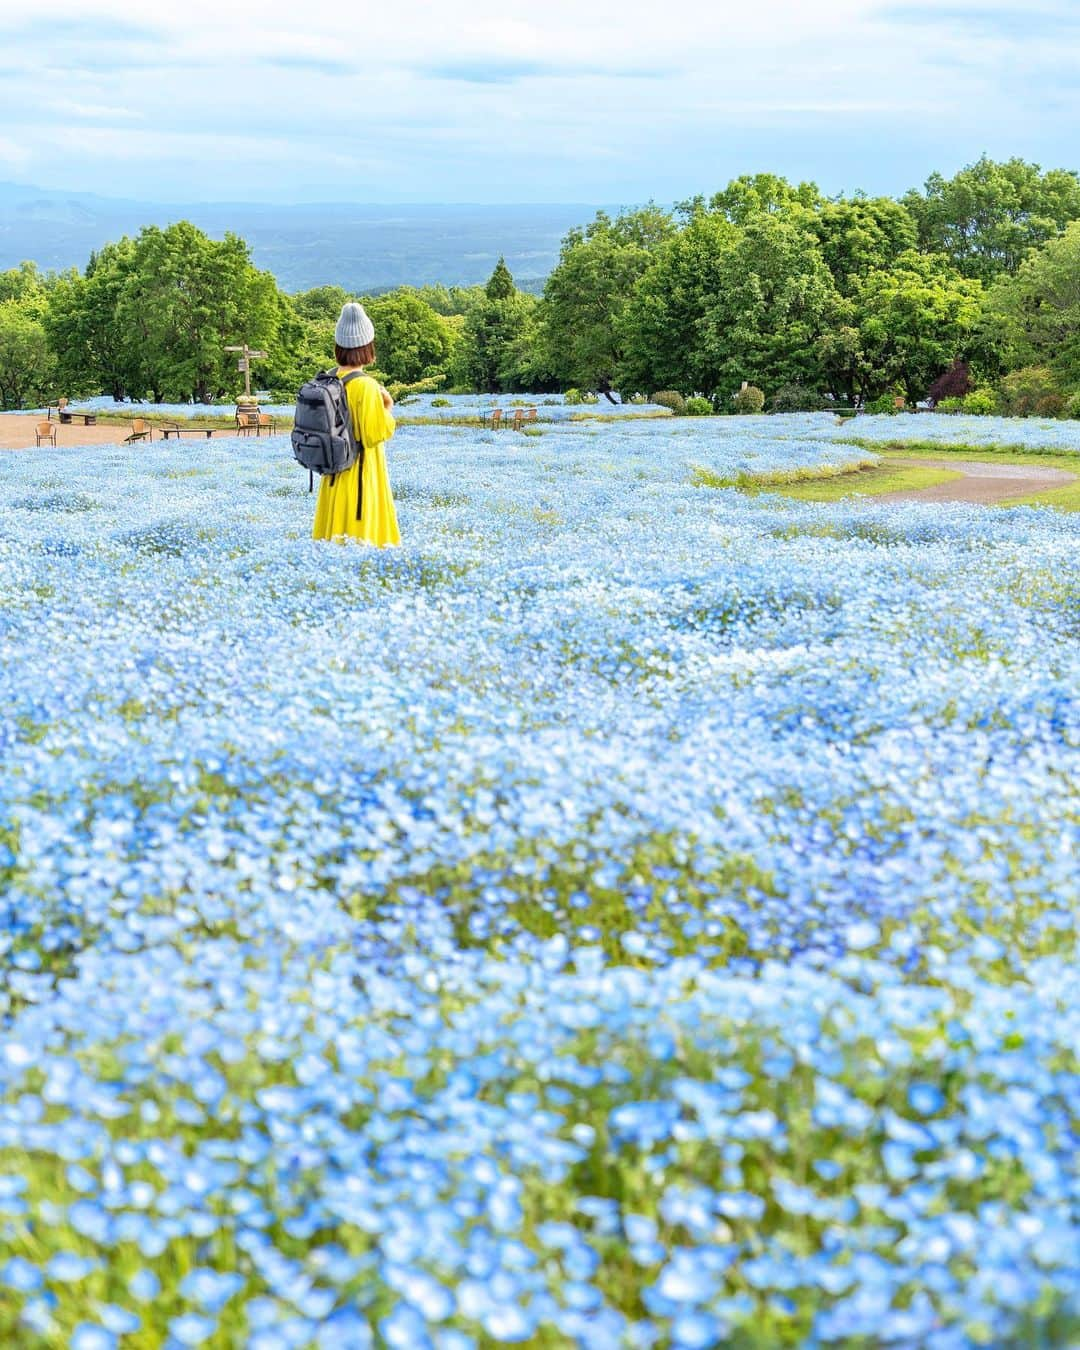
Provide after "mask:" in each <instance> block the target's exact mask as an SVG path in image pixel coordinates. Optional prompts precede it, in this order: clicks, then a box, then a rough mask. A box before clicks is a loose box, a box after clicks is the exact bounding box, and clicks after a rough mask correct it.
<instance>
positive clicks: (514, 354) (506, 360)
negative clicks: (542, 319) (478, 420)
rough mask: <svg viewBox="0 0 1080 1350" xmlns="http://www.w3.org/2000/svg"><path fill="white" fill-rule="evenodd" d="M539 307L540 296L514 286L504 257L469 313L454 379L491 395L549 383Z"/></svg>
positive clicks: (453, 362) (451, 370) (453, 369)
mask: <svg viewBox="0 0 1080 1350" xmlns="http://www.w3.org/2000/svg"><path fill="white" fill-rule="evenodd" d="M508 286H509V290H508V289H507V287H508ZM539 306H540V301H539V300H538V299H537V297H536V296H533V295H526V294H525V293H524V292H522V291H518V290H516V289H515V288H514V281H513V277H511V275H510V272H509V269H508V268H507V266H506V263H505V262H504V261H503V260H502V259H501V258H500V259H499V262H498V265H497V266H496V268H495V271H494V272H493V273H492V274H491V279H490V280H489V281H488V284H487V286H486V287H485V288H484V294H483V298H482V299H480V300H478V301H477V303H476V304H474V305H473V307H472V308H471V309H470V310H469V312H468V314H467V315H466V316H465V322H464V327H463V330H462V340H461V343H460V344H459V346H458V348H457V355H456V359H454V360H453V361H452V363H451V368H450V373H451V376H452V378H453V381H454V383H455V384H463V385H466V386H468V387H470V388H473V389H479V390H481V391H482V392H484V393H489V394H495V393H499V392H504V391H512V390H521V389H530V387H531V388H533V389H538V388H544V387H548V386H549V385H550V376H549V375H548V374H547V373H546V372H545V371H544V369H543V364H542V361H541V360H540V357H539V341H538V334H537V328H538V321H539V315H538V310H539Z"/></svg>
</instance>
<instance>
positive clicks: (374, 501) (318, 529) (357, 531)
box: [311, 445, 401, 548]
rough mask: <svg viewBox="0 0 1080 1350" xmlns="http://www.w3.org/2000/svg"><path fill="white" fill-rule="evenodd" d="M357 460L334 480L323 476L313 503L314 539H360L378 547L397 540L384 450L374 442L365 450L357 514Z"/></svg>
mask: <svg viewBox="0 0 1080 1350" xmlns="http://www.w3.org/2000/svg"><path fill="white" fill-rule="evenodd" d="M360 472H361V470H360V461H359V460H357V462H356V463H355V464H354V465H353V466H352V468H351V469H346V470H345V472H344V473H339V474H337V476H336V477H335V478H334V480H333V482H331V480H330V479H329V478H324V479H323V480H322V482H321V483H320V485H319V496H318V500H317V501H316V503H315V524H314V526H313V528H312V531H311V536H312V538H313V539H346V538H347V539H363V540H364V541H365V543H368V544H374V545H375V546H376V547H378V548H386V547H387V546H389V545H393V544H400V543H401V534H400V532H399V530H398V523H397V512H396V511H395V510H394V494H393V492H391V490H390V475H389V474H388V473H387V471H386V451H385V450H384V448H383V447H382V446H381V445H373V446H371V447H370V449H367V450H365V451H364V467H363V488H364V494H363V501H362V504H361V510H360V518H359V519H357V515H356V496H357V488H358V487H359V486H360V484H359V481H358V480H359V478H360Z"/></svg>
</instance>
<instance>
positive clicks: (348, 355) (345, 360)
mask: <svg viewBox="0 0 1080 1350" xmlns="http://www.w3.org/2000/svg"><path fill="white" fill-rule="evenodd" d="M334 360H335V361H337V363H338V365H339V366H370V365H371V363H372V361H374V360H375V343H374V342H369V343H368V344H367V346H366V347H339V346H338V344H337V343H336V342H335V343H334Z"/></svg>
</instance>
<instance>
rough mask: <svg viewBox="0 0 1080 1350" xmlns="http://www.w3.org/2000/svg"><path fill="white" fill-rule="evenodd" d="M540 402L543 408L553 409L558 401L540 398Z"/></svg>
mask: <svg viewBox="0 0 1080 1350" xmlns="http://www.w3.org/2000/svg"><path fill="white" fill-rule="evenodd" d="M540 402H541V403H542V404H543V405H544V407H545V408H553V407H555V406H556V405H557V404H558V402H559V400H558V399H557V398H542V399H541V400H540Z"/></svg>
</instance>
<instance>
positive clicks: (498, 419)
mask: <svg viewBox="0 0 1080 1350" xmlns="http://www.w3.org/2000/svg"><path fill="white" fill-rule="evenodd" d="M482 421H483V423H484V426H486V427H490V428H491V430H492V431H498V429H499V428H500V427H501V426H502V409H501V408H489V409H488V411H487V412H486V413H484V415H483V418H482Z"/></svg>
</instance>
